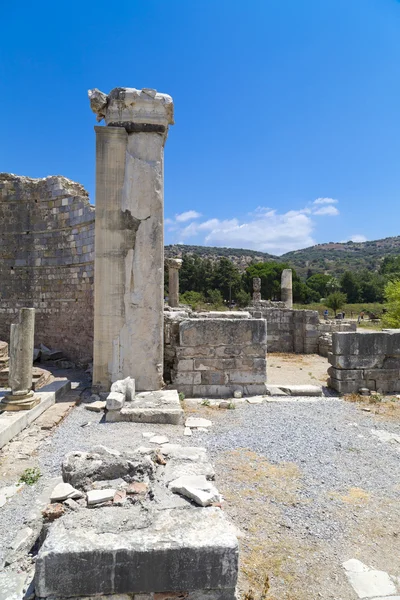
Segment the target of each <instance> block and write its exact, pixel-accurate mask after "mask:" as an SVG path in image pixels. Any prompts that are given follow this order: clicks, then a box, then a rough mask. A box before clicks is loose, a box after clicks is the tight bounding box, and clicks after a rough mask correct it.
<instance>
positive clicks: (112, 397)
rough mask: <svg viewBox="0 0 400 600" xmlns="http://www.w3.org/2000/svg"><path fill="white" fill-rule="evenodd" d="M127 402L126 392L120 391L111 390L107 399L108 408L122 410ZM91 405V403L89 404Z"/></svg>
mask: <svg viewBox="0 0 400 600" xmlns="http://www.w3.org/2000/svg"><path fill="white" fill-rule="evenodd" d="M124 404H125V394H122V393H120V392H110V393H109V394H108V396H107V400H106V408H107V410H121V408H122V407H123V406H124ZM89 406H90V405H89Z"/></svg>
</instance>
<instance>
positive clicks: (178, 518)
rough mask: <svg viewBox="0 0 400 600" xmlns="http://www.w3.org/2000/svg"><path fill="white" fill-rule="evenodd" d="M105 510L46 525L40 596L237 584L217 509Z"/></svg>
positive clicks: (233, 544) (231, 532)
mask: <svg viewBox="0 0 400 600" xmlns="http://www.w3.org/2000/svg"><path fill="white" fill-rule="evenodd" d="M103 510H104V509H96V510H93V511H85V514H84V518H82V516H81V515H80V514H79V513H80V511H77V512H76V513H72V514H70V515H67V516H65V517H62V518H61V519H58V520H57V521H56V522H55V523H53V524H52V525H51V527H50V530H49V533H48V535H47V537H46V540H45V542H44V544H43V545H42V547H41V549H40V551H39V554H38V557H37V561H36V574H35V587H36V594H37V596H38V597H40V598H49V597H52V596H53V597H57V598H65V597H71V596H90V595H95V594H103V595H105V594H137V593H148V592H163V591H165V590H168V591H182V590H186V591H192V590H193V591H194V590H211V589H217V590H218V589H223V588H234V587H235V585H236V580H237V571H238V545H237V539H236V535H235V529H234V527H233V526H232V525H231V524H230V523H229V522H228V521H227V520H226V519H225V517H224V514H223V512H222V511H221V510H220V509H218V508H198V509H195V510H188V509H175V510H162V511H157V512H155V514H153V515H151V516H147V515H143V514H141V513H140V509H138V510H137V514H136V515H134V514H133V512H134V511H133V509H129V511H126V510H124V509H123V508H117V507H113V508H112V509H111V510H110V509H108V510H109V513H104V512H103ZM106 510H107V509H106ZM100 511H101V513H100ZM111 513H112V514H111ZM127 513H130V514H131V518H127ZM105 517H106V521H105ZM132 517H135V518H132ZM160 532H162V535H160Z"/></svg>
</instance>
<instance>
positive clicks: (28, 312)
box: [0, 308, 40, 411]
mask: <svg viewBox="0 0 400 600" xmlns="http://www.w3.org/2000/svg"><path fill="white" fill-rule="evenodd" d="M34 335H35V309H34V308H21V309H20V311H19V322H18V323H16V324H14V323H13V324H12V325H11V332H10V366H9V374H8V383H9V386H10V388H11V394H9V395H8V396H6V397H5V398H4V399H3V400H2V402H1V405H0V407H1V408H0V409H1V410H6V411H16V410H29V409H31V408H33V407H34V406H36V404H39V402H40V398H39V397H38V396H36V395H34V393H33V391H32V363H33V349H34Z"/></svg>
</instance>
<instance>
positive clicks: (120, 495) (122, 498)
mask: <svg viewBox="0 0 400 600" xmlns="http://www.w3.org/2000/svg"><path fill="white" fill-rule="evenodd" d="M125 502H126V490H117V491H116V492H115V494H114V498H113V504H116V505H117V506H122V505H123V504H125Z"/></svg>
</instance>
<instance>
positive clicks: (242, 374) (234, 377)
mask: <svg viewBox="0 0 400 600" xmlns="http://www.w3.org/2000/svg"><path fill="white" fill-rule="evenodd" d="M266 380H267V375H266V373H254V372H252V371H230V372H229V382H230V383H231V384H232V383H238V384H247V383H265V382H266Z"/></svg>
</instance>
